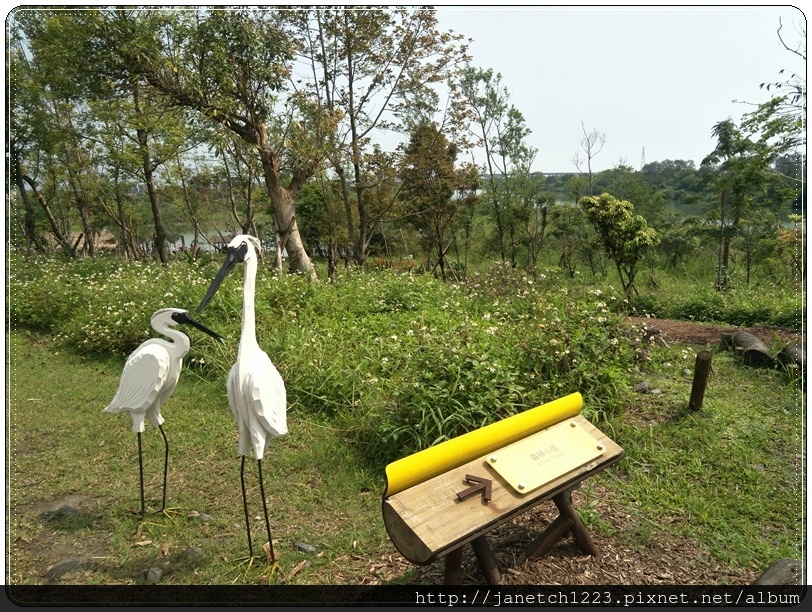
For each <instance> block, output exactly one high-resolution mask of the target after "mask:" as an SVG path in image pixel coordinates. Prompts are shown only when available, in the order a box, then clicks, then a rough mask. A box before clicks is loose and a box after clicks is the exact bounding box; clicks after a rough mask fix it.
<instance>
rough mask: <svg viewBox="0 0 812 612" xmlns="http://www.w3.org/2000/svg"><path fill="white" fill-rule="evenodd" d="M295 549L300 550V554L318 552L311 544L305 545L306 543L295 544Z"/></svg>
mask: <svg viewBox="0 0 812 612" xmlns="http://www.w3.org/2000/svg"><path fill="white" fill-rule="evenodd" d="M293 548H295V549H296V550H298V551H299V552H303V553H314V552H316V547H315V546H311V545H310V544H305V543H304V542H294V543H293Z"/></svg>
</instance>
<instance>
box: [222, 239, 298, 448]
mask: <svg viewBox="0 0 812 612" xmlns="http://www.w3.org/2000/svg"><path fill="white" fill-rule="evenodd" d="M239 239H245V240H246V244H248V245H249V246H248V250H247V252H246V254H245V259H244V261H245V279H244V281H243V306H242V309H243V310H242V333H241V334H240V345H239V349H238V351H237V361H236V363H235V364H234V365H233V366H232V368H231V371H230V372H229V374H228V387H227V388H228V403H229V406H230V407H231V412H232V414H233V415H234V418H235V419H236V420H237V424H238V426H239V429H240V446H239V453H240V455H243V456H245V455H247V454H248V451H249V448H253V450H254V456H255V457H256V458H257V459H262V456H263V454H264V452H265V448H266V447H267V446H268V444H269V443H270V441H271V440H272V439H273V438H275V437H277V436H283V435H285V434H286V433H288V426H287V397H286V392H285V383H284V381H283V380H282V376H281V375H280V374H279V371H278V370H277V369H276V366H274V364H273V363H272V362H271V359H270V357H268V355H267V354H266V353H265V351H263V350H262V349H261V348H260V347H259V343H257V334H256V320H255V308H254V300H255V293H256V290H255V287H256V275H257V252H258V248H259V245H258V243H256V238H254V237H253V236H247V237H246V236H237V238H235V239H234V240H233V241H232V244H234V243H235V242H237V241H238V240H239Z"/></svg>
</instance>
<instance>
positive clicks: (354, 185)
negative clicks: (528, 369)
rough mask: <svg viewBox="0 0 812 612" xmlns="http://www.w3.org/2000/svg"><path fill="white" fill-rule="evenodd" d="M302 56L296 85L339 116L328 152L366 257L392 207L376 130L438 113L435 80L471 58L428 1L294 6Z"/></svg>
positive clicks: (387, 167) (400, 128)
mask: <svg viewBox="0 0 812 612" xmlns="http://www.w3.org/2000/svg"><path fill="white" fill-rule="evenodd" d="M290 15H291V20H292V21H293V22H294V23H295V29H296V31H297V32H298V33H299V35H300V37H299V39H300V42H301V49H302V53H301V60H302V62H303V64H304V65H306V66H307V70H305V71H302V73H301V74H299V75H297V76H298V77H299V81H298V82H297V87H299V88H300V90H301V91H302V92H305V93H306V94H307V95H308V96H309V97H310V98H312V99H313V100H316V101H317V104H318V105H319V107H320V108H322V109H324V112H325V113H327V114H328V115H329V116H331V117H335V118H336V119H337V121H338V128H337V130H336V131H335V132H333V133H331V134H330V138H329V144H328V145H327V146H326V147H325V152H326V156H327V159H328V160H329V163H330V165H331V166H332V168H333V169H334V171H335V172H336V175H337V177H338V180H339V184H340V186H341V196H342V199H343V201H344V207H345V211H346V212H345V214H346V220H347V230H348V233H349V237H350V241H351V243H352V246H353V250H354V257H355V261H356V263H358V264H359V265H362V264H363V263H364V261H365V260H366V258H367V255H368V251H369V247H370V243H371V241H372V239H373V236H374V235H375V233H376V232H378V231H380V230H381V224H382V223H383V222H384V221H385V220H386V218H387V217H388V216H391V215H392V214H393V212H394V207H395V206H396V204H397V198H396V197H394V196H395V195H396V193H395V192H391V191H387V190H385V189H383V188H382V187H383V185H384V184H385V183H386V181H388V180H389V179H391V178H392V177H391V172H390V171H391V169H392V168H393V167H394V166H395V165H396V161H395V159H394V156H393V155H392V153H391V152H386V151H383V150H381V149H376V147H375V145H374V143H373V136H374V135H375V134H376V133H380V132H382V131H389V132H405V131H406V129H405V128H404V119H406V118H408V117H414V116H415V115H426V114H431V113H433V111H434V109H435V108H436V106H437V94H436V93H435V92H434V89H433V86H434V85H436V84H439V83H442V82H443V81H445V80H446V79H449V78H452V76H453V74H454V72H455V71H456V70H457V69H458V66H460V65H461V63H462V62H463V61H464V60H465V59H466V57H467V56H466V47H465V46H464V45H460V44H459V41H460V40H461V38H462V36H461V35H452V34H451V33H447V32H441V31H440V30H438V29H437V18H436V15H435V11H434V10H433V9H429V8H423V7H420V8H411V9H408V8H404V7H372V8H369V9H365V10H358V9H353V10H350V9H348V8H347V7H337V8H325V7H319V8H312V9H305V10H299V11H296V12H293V13H291V14H290Z"/></svg>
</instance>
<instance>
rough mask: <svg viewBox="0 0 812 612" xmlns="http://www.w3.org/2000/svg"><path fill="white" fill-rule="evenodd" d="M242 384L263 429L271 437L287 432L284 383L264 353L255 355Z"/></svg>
mask: <svg viewBox="0 0 812 612" xmlns="http://www.w3.org/2000/svg"><path fill="white" fill-rule="evenodd" d="M244 385H245V386H244V387H243V391H244V393H245V396H246V397H247V398H249V400H250V402H249V404H250V408H251V409H252V410H253V412H254V415H255V416H256V418H257V420H258V421H259V423H260V424H261V425H262V427H263V428H264V429H265V431H266V432H267V433H268V434H270V435H271V436H272V437H273V436H284V435H285V434H286V433H288V418H287V396H286V392H285V383H284V381H283V380H282V376H280V374H279V371H278V370H277V369H276V367H275V366H274V364H273V363H271V360H270V358H269V357H268V356H267V355H266V354H265V353H259V354H257V355H256V357H255V362H254V367H253V368H251V374H250V375H249V376H248V377H246V380H245V383H244Z"/></svg>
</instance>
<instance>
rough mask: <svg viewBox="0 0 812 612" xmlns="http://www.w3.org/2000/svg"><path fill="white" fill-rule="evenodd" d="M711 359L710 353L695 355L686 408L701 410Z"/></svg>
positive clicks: (702, 352)
mask: <svg viewBox="0 0 812 612" xmlns="http://www.w3.org/2000/svg"><path fill="white" fill-rule="evenodd" d="M712 358H713V355H712V354H711V352H710V351H699V353H697V355H696V365H694V382H693V385H692V387H691V399H690V400H689V401H688V407H689V408H691V409H692V410H699V409H700V408H702V402H703V401H704V399H705V387H706V386H707V384H708V375H709V374H710V369H711V359H712Z"/></svg>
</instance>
